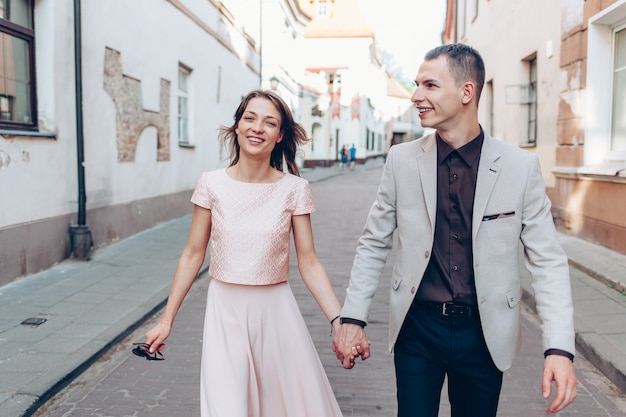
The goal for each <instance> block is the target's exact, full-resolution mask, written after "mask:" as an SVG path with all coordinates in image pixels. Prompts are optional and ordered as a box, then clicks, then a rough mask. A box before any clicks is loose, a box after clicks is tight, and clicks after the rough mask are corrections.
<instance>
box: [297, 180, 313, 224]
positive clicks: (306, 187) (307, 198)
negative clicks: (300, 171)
mask: <svg viewBox="0 0 626 417" xmlns="http://www.w3.org/2000/svg"><path fill="white" fill-rule="evenodd" d="M314 211H315V200H314V199H313V190H312V189H311V185H310V184H309V182H308V181H302V185H301V186H300V187H299V190H298V196H297V199H296V208H295V210H294V212H293V214H294V216H298V215H301V214H309V213H313V212H314Z"/></svg>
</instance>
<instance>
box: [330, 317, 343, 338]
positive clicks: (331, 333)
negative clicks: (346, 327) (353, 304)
mask: <svg viewBox="0 0 626 417" xmlns="http://www.w3.org/2000/svg"><path fill="white" fill-rule="evenodd" d="M340 317H341V315H340V314H338V315H336V316H335V317H334V318H333V319H332V320H331V321H330V335H331V336H332V335H333V323H334V322H335V320H337V319H338V318H340Z"/></svg>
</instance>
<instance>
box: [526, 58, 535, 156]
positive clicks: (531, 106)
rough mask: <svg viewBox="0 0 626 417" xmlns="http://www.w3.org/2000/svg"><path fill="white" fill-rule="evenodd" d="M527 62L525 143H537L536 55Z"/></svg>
mask: <svg viewBox="0 0 626 417" xmlns="http://www.w3.org/2000/svg"><path fill="white" fill-rule="evenodd" d="M527 63H528V130H527V143H529V144H536V143H537V57H536V56H534V57H533V58H531V59H529V60H528V61H527Z"/></svg>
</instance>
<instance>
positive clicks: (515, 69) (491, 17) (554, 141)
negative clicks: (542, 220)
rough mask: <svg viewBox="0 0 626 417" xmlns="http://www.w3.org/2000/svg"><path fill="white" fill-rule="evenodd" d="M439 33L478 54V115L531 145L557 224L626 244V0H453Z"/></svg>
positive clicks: (614, 245) (621, 247)
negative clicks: (481, 71)
mask: <svg viewBox="0 0 626 417" xmlns="http://www.w3.org/2000/svg"><path fill="white" fill-rule="evenodd" d="M444 41H445V42H464V43H467V44H470V45H472V46H474V47H476V48H477V49H478V50H479V51H480V52H481V53H482V55H483V57H484V58H485V63H486V67H487V85H486V88H485V90H484V93H483V94H484V96H483V99H482V103H481V108H480V110H481V123H483V126H484V127H485V129H486V130H487V131H489V130H490V129H491V131H492V133H493V134H494V135H495V136H497V137H499V138H501V139H502V140H505V141H507V142H510V143H514V144H518V145H519V146H522V147H526V148H527V149H528V150H530V151H531V152H535V153H537V155H538V156H539V158H540V160H541V164H542V170H543V174H544V177H545V179H546V184H547V186H548V193H549V196H550V198H551V200H552V203H553V214H554V216H555V220H556V222H557V224H558V225H559V226H561V227H562V228H563V230H566V231H568V232H569V233H571V234H574V235H576V236H579V237H582V238H585V239H588V240H590V241H593V242H596V243H599V244H602V245H604V246H606V247H608V248H610V249H613V250H617V251H620V252H622V253H626V216H624V214H623V209H624V207H625V206H626V0H567V1H561V2H552V1H548V2H545V1H540V0H520V1H515V2H495V1H489V0H449V1H448V14H447V19H446V30H445V33H444ZM533 118H534V120H533ZM533 130H534V132H535V134H534V136H533V134H532V132H533Z"/></svg>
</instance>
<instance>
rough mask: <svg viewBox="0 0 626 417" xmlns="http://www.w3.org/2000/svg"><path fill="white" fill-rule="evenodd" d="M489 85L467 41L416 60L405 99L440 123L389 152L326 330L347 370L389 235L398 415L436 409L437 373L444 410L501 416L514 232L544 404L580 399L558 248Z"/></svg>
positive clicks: (362, 344)
mask: <svg viewBox="0 0 626 417" xmlns="http://www.w3.org/2000/svg"><path fill="white" fill-rule="evenodd" d="M484 81H485V68H484V63H483V60H482V58H481V57H480V55H479V53H478V52H477V51H476V50H474V49H473V48H471V47H469V46H467V45H463V44H451V45H443V46H440V47H437V48H435V49H433V50H431V51H429V52H428V53H427V54H426V56H425V57H424V62H423V64H422V65H421V66H420V68H419V71H418V74H417V77H416V79H415V85H416V90H415V93H414V94H413V96H412V98H411V101H412V102H413V103H414V104H415V106H416V108H417V109H418V110H419V115H420V119H421V123H422V126H423V127H430V128H433V129H435V130H436V132H435V133H434V134H432V135H428V136H426V137H423V138H420V139H418V140H415V141H413V142H408V143H403V144H399V145H395V146H393V147H392V148H391V150H390V152H389V155H388V157H387V162H386V164H385V168H384V171H383V174H382V178H381V183H380V186H379V189H378V193H377V196H376V201H375V202H374V204H373V205H372V208H371V209H370V212H369V215H368V218H367V223H366V225H365V229H364V232H363V235H362V236H361V238H360V239H359V244H358V247H357V252H356V257H355V259H354V263H353V266H352V272H351V276H350V283H349V286H348V289H347V295H346V300H345V303H344V306H343V310H342V315H341V316H342V318H341V322H342V327H341V330H340V331H339V332H338V333H337V334H336V335H335V338H334V339H333V350H334V351H335V352H336V353H337V357H338V359H340V360H341V361H342V362H343V365H344V367H345V368H351V367H353V366H354V359H355V357H356V356H359V355H360V356H361V357H362V359H367V358H368V357H369V356H370V351H369V342H368V340H367V335H366V334H365V331H364V330H363V328H364V327H365V325H366V323H367V317H368V313H369V308H370V303H371V300H372V298H373V295H374V292H375V291H376V289H377V287H378V281H379V279H380V275H381V273H382V270H383V267H384V265H385V261H386V259H387V256H388V254H389V252H390V251H391V248H392V242H393V235H394V233H396V234H397V238H398V239H397V241H398V252H397V257H396V258H397V261H396V264H395V265H394V268H393V273H392V279H391V289H390V307H389V308H390V314H389V348H390V350H391V351H393V352H394V361H395V368H396V385H397V399H398V417H418V416H419V417H437V415H438V409H439V401H440V396H441V389H442V386H443V382H444V379H445V377H447V381H448V396H449V400H450V404H451V410H452V411H451V412H452V417H476V416H480V417H494V416H495V415H496V413H497V408H498V400H499V396H500V389H501V385H502V375H503V372H504V371H505V370H507V369H508V368H509V367H510V366H511V364H512V362H513V359H514V357H515V355H516V354H517V352H518V351H519V347H520V344H521V340H520V301H521V286H520V280H519V276H520V271H519V256H518V254H519V244H520V242H521V244H522V247H523V249H524V255H525V259H526V268H527V269H528V270H529V272H530V274H531V276H532V282H533V289H534V291H535V298H536V301H537V311H538V313H539V316H540V318H541V320H542V322H543V327H542V329H543V347H544V352H543V353H544V356H545V361H544V368H543V377H542V380H541V381H540V384H541V392H542V395H543V397H544V398H546V399H547V398H549V397H550V394H551V391H552V383H553V382H555V386H556V394H555V395H554V399H553V400H552V401H551V402H550V404H549V405H548V409H547V412H548V413H556V412H558V411H560V410H562V409H563V408H564V407H566V406H567V405H568V404H570V403H571V402H572V401H573V400H574V398H575V397H576V377H575V375H574V370H573V365H572V361H573V358H574V351H575V348H574V325H573V307H572V298H571V289H570V281H569V269H568V264H567V257H566V255H565V253H564V252H563V250H562V248H561V246H560V244H559V242H558V240H557V236H556V233H555V228H554V223H553V219H552V215H551V213H550V201H549V200H548V198H547V196H546V194H545V185H544V182H543V179H542V177H541V171H540V167H539V162H538V159H537V157H536V156H535V155H534V154H532V153H530V152H527V151H525V150H522V149H519V148H517V147H514V146H511V145H508V144H505V143H503V142H501V141H499V140H497V139H494V138H493V137H491V136H490V135H489V133H488V132H484V131H483V129H482V128H481V126H480V124H479V123H478V101H479V98H480V93H481V90H482V87H483V84H484ZM538 353H539V352H538ZM538 382H539V381H538Z"/></svg>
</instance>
